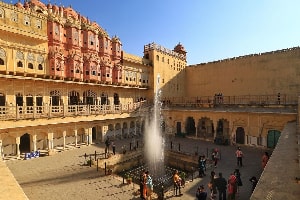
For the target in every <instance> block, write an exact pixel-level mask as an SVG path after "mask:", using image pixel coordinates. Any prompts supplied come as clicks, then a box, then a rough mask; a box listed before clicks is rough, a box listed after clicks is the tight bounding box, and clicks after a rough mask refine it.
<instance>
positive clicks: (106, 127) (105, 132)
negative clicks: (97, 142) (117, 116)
mask: <svg viewBox="0 0 300 200" xmlns="http://www.w3.org/2000/svg"><path fill="white" fill-rule="evenodd" d="M107 131H108V126H105V125H103V126H102V142H104V136H105V135H106V134H107Z"/></svg>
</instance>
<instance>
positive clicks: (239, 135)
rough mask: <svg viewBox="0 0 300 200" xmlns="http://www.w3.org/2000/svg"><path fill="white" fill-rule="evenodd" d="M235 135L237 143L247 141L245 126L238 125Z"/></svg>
mask: <svg viewBox="0 0 300 200" xmlns="http://www.w3.org/2000/svg"><path fill="white" fill-rule="evenodd" d="M235 135H236V136H235V141H236V143H237V144H244V143H245V130H244V128H243V127H237V129H236V132H235Z"/></svg>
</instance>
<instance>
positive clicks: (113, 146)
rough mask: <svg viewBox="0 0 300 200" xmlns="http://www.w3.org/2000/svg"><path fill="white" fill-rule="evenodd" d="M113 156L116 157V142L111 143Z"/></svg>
mask: <svg viewBox="0 0 300 200" xmlns="http://www.w3.org/2000/svg"><path fill="white" fill-rule="evenodd" d="M111 146H112V151H113V154H114V155H116V145H115V142H112V143H111Z"/></svg>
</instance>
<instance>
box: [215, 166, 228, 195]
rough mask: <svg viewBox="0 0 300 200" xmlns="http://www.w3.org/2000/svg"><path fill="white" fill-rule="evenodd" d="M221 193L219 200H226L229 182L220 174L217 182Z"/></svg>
mask: <svg viewBox="0 0 300 200" xmlns="http://www.w3.org/2000/svg"><path fill="white" fill-rule="evenodd" d="M215 182H216V187H217V189H218V192H219V200H226V189H227V181H226V179H225V178H224V177H223V174H222V173H221V172H220V173H219V177H218V178H217V179H216V180H215Z"/></svg>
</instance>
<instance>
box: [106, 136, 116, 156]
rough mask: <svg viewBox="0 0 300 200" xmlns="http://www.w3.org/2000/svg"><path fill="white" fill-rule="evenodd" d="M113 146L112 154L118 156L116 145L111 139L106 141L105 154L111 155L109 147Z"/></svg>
mask: <svg viewBox="0 0 300 200" xmlns="http://www.w3.org/2000/svg"><path fill="white" fill-rule="evenodd" d="M110 146H112V152H113V154H114V155H116V145H115V143H114V142H113V141H111V140H110V139H109V137H107V138H106V140H105V153H109V147H110Z"/></svg>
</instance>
